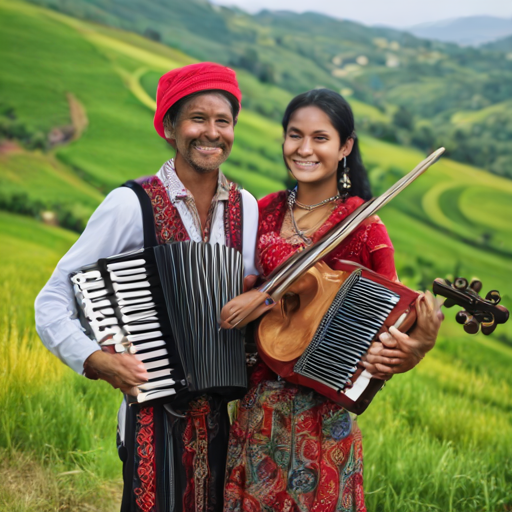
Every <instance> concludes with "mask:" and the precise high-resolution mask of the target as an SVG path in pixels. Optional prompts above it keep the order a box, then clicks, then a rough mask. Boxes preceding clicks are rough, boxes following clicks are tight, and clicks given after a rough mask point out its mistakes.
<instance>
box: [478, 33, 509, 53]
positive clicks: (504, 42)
mask: <svg viewBox="0 0 512 512" xmlns="http://www.w3.org/2000/svg"><path fill="white" fill-rule="evenodd" d="M482 49H485V50H493V51H496V52H506V53H511V52H512V36H508V37H504V38H503V39H498V40H497V41H494V42H492V43H487V44H485V45H483V46H482Z"/></svg>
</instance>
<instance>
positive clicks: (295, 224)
mask: <svg viewBox="0 0 512 512" xmlns="http://www.w3.org/2000/svg"><path fill="white" fill-rule="evenodd" d="M283 129H284V144H283V156H284V160H285V163H286V165H287V167H288V169H289V170H290V172H291V173H292V174H293V176H294V177H295V178H296V180H297V187H296V188H295V189H294V190H292V191H282V192H278V193H275V194H271V195H269V196H267V197H265V198H263V199H261V200H260V202H259V210H260V220H259V230H258V239H257V263H258V265H259V267H260V272H261V274H262V276H263V277H266V276H268V275H269V274H270V272H272V270H273V269H274V268H275V267H276V266H278V265H279V264H280V263H282V262H283V261H284V260H286V259H287V258H289V257H290V256H291V255H292V254H294V253H295V252H296V251H298V250H301V249H303V248H304V247H305V246H307V245H310V244H311V243H315V242H316V241H317V240H319V239H320V238H321V237H322V236H323V235H324V234H325V233H326V232H327V231H329V230H330V229H331V228H332V227H333V226H334V225H336V224H337V223H339V222H341V221H342V220H343V219H344V218H346V217H347V216H348V215H349V214H350V213H351V212H352V211H354V210H355V209H356V208H357V207H358V206H359V205H361V204H362V203H363V202H364V201H366V200H368V199H369V198H370V197H371V193H370V187H369V183H368V178H367V174H366V171H365V169H364V167H363V165H362V162H361V158H360V154H359V148H358V144H357V138H356V135H355V132H354V118H353V114H352V111H351V109H350V106H349V105H348V103H347V102H346V101H345V100H344V99H343V98H342V97H341V96H340V95H339V94H337V93H335V92H333V91H329V90H326V89H316V90H313V91H309V92H307V93H304V94H301V95H299V96H297V97H296V98H294V99H293V100H292V101H291V103H290V104H289V105H288V107H287V109H286V112H285V114H284V118H283ZM338 260H351V261H354V262H357V263H360V264H362V265H364V266H366V267H369V268H370V269H372V270H374V271H376V272H378V273H380V274H382V275H384V276H385V277H387V278H389V279H392V280H396V270H395V265H394V260H393V246H392V244H391V241H390V239H389V237H388V235H387V232H386V229H385V227H384V225H383V224H382V222H381V221H380V220H379V219H378V218H377V217H373V218H372V219H371V220H370V222H369V223H367V224H365V225H364V226H363V227H360V228H359V229H358V230H357V231H356V232H355V233H354V234H353V235H351V236H350V237H349V238H348V239H347V240H345V242H344V243H343V244H342V245H341V247H340V246H339V247H338V248H336V249H335V250H334V251H332V252H331V253H330V254H329V255H328V256H327V257H326V258H325V261H326V263H327V264H328V265H330V266H331V267H332V268H336V262H337V261H338ZM269 307H271V306H269ZM440 322H441V318H440V316H439V315H438V308H437V307H436V305H435V301H434V300H433V298H432V296H431V295H427V296H422V297H421V298H420V300H419V301H418V323H417V327H416V328H415V330H414V332H413V333H411V334H410V336H407V335H406V334H403V333H400V332H399V331H397V330H396V329H393V328H391V334H392V336H390V335H389V334H388V335H382V336H381V341H382V344H381V343H374V344H373V345H372V347H371V349H370V351H369V354H368V355H367V357H366V359H365V361H364V362H363V364H364V366H365V367H366V368H367V369H368V370H369V371H370V372H371V373H373V374H375V375H378V376H380V377H381V378H389V377H390V376H391V375H392V374H393V373H399V372H403V371H407V370H408V369H410V368H412V367H413V366H415V364H417V363H418V361H419V360H420V359H421V358H422V357H423V355H424V354H425V353H426V351H427V350H429V349H430V348H432V346H433V345H434V343H435V338H436V335H437V331H438V329H439V325H440ZM362 461H363V459H362V442H361V432H360V430H359V427H358V426H357V423H356V422H355V420H354V419H353V418H352V417H351V415H350V414H349V413H348V412H347V411H346V410H345V409H343V408H342V407H341V406H339V405H337V404H335V403H334V402H331V401H330V400H328V399H326V398H324V397H323V396H321V395H319V394H318V393H316V392H314V391H313V390H311V389H308V388H304V387H301V386H296V385H293V384H290V383H287V382H285V381H284V380H280V379H279V378H277V376H276V375H275V374H274V373H272V372H271V371H270V370H269V369H268V368H267V367H266V366H265V365H264V364H263V363H262V362H258V363H257V364H256V366H255V367H254V370H253V372H252V376H251V381H250V390H249V392H248V393H247V395H246V396H245V398H244V399H243V400H242V401H241V403H240V406H239V410H238V418H237V419H236V421H235V422H234V424H233V425H232V429H231V436H230V446H229V452H228V460H227V474H226V489H225V496H224V497H225V508H224V509H225V511H251V512H252V511H255V512H256V511H263V510H265V511H266V510H272V511H290V512H294V511H325V512H327V511H358V512H361V511H364V510H366V508H365V504H364V494H363V464H362Z"/></svg>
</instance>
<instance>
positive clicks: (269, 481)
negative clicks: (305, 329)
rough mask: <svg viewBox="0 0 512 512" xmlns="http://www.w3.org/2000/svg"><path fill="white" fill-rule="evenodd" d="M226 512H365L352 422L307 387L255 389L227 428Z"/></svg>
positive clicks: (279, 384) (263, 385) (275, 384)
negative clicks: (228, 429)
mask: <svg viewBox="0 0 512 512" xmlns="http://www.w3.org/2000/svg"><path fill="white" fill-rule="evenodd" d="M224 511H225V512H227V511H237V512H242V511H243V512H259V511H269V512H270V511H273V512H274V511H275V512H281V511H282V512H285V511H286V512H306V511H317V512H320V511H321V512H331V511H332V512H334V511H336V512H365V511H366V507H365V504H364V494H363V452H362V436H361V431H360V430H359V427H358V426H357V424H356V422H355V421H353V420H352V418H351V416H350V414H349V413H348V412H347V411H346V410H345V409H343V408H342V407H340V406H339V405H337V404H335V403H333V402H331V401H330V400H328V399H326V398H324V397H323V396H321V395H319V394H318V393H316V392H314V391H312V390H310V389H307V388H304V387H301V386H295V385H292V384H289V383H287V382H285V381H277V380H264V381H262V382H260V383H259V384H257V385H256V386H254V387H252V388H251V390H250V391H249V392H248V394H247V395H246V396H245V398H244V399H243V400H242V401H241V402H240V404H239V409H238V417H237V419H236V420H235V422H234V423H233V425H232V427H231V432H230V439H229V450H228V458H227V468H226V487H225V491H224Z"/></svg>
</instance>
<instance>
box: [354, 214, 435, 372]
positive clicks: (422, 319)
mask: <svg viewBox="0 0 512 512" xmlns="http://www.w3.org/2000/svg"><path fill="white" fill-rule="evenodd" d="M367 251H368V252H367V254H366V259H367V260H368V261H367V262H366V263H367V265H368V266H369V267H370V268H371V269H372V270H373V271H375V272H377V273H378V274H381V275H383V276H385V277H387V278H388V279H391V280H393V281H398V277H397V274H396V269H395V261H394V250H393V246H392V244H391V240H390V239H389V236H388V234H387V231H386V228H385V226H384V224H382V223H381V222H380V221H378V222H376V223H375V224H373V225H372V229H371V230H370V232H369V234H368V239H367ZM416 313H417V320H416V325H415V326H414V328H413V329H412V330H411V331H410V332H409V333H408V334H405V333H403V332H401V331H399V330H398V329H396V328H394V327H391V328H390V330H389V333H383V334H381V335H380V337H379V339H380V341H381V342H382V343H379V342H374V343H373V344H372V345H371V346H370V349H369V350H368V353H367V355H366V356H365V358H364V359H363V361H362V364H363V366H365V368H366V369H367V370H368V371H369V372H370V373H372V374H373V375H375V376H376V377H378V378H382V379H389V378H390V377H391V376H392V375H394V374H395V373H404V372H406V371H409V370H411V369H412V368H414V367H415V366H416V365H417V364H418V363H419V362H420V361H421V359H423V357H425V354H426V353H427V352H428V351H429V350H431V349H432V348H433V347H434V345H435V342H436V338H437V333H438V332H439V328H440V326H441V322H442V320H443V318H444V316H443V314H442V313H441V310H440V306H439V304H438V303H437V301H436V299H435V297H434V296H433V295H432V294H431V293H430V292H428V291H427V292H426V293H425V294H421V295H420V296H419V297H418V300H417V301H416Z"/></svg>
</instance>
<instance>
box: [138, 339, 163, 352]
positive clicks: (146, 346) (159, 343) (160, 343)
mask: <svg viewBox="0 0 512 512" xmlns="http://www.w3.org/2000/svg"><path fill="white" fill-rule="evenodd" d="M134 347H135V348H136V350H137V352H140V351H141V350H149V349H150V348H158V347H165V341H164V340H156V341H148V342H147V343H137V344H135V345H134Z"/></svg>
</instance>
